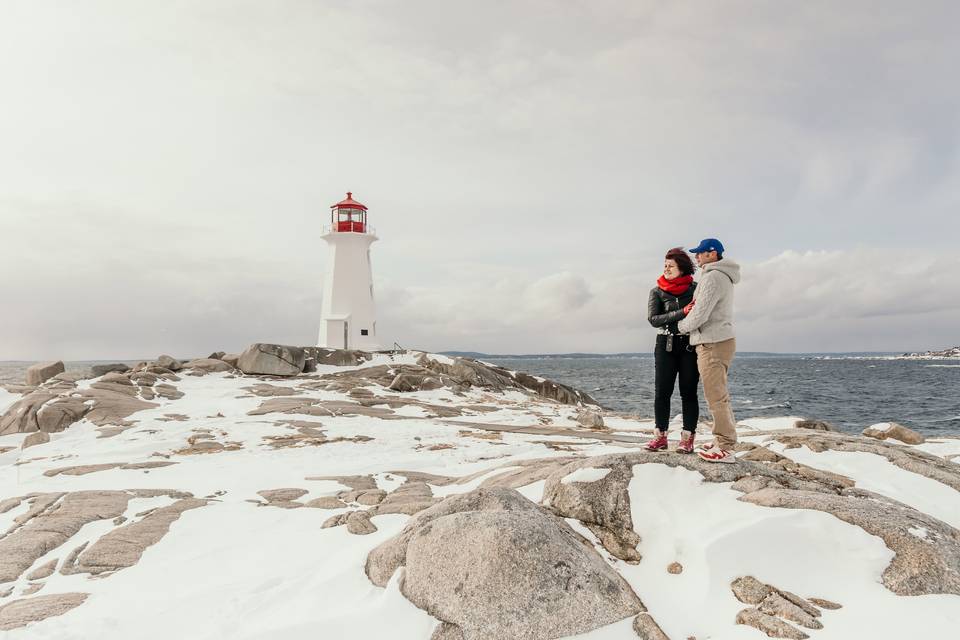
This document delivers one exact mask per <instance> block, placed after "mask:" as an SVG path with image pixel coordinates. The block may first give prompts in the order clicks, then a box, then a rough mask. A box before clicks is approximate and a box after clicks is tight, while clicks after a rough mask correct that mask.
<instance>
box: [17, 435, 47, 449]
mask: <svg viewBox="0 0 960 640" xmlns="http://www.w3.org/2000/svg"><path fill="white" fill-rule="evenodd" d="M48 442H50V434H49V433H45V432H43V431H36V432H34V433H31V434H30V435H28V436H27V437H26V438H24V439H23V443H22V444H21V445H20V448H21V449H26V448H28V447H35V446H37V445H38V444H46V443H48Z"/></svg>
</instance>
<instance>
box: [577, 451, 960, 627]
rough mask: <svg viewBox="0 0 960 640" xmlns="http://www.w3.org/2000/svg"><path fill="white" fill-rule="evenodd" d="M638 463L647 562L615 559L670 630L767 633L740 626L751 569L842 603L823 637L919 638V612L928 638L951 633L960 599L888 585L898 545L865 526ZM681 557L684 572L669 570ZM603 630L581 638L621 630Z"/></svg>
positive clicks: (637, 500) (639, 519) (829, 614)
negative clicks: (763, 503)
mask: <svg viewBox="0 0 960 640" xmlns="http://www.w3.org/2000/svg"><path fill="white" fill-rule="evenodd" d="M633 471H634V477H633V480H632V481H631V483H630V500H631V513H632V517H633V522H634V526H635V528H636V531H637V533H638V534H640V537H641V539H642V542H641V543H640V545H639V547H638V550H639V552H640V554H641V555H642V556H643V560H642V561H641V562H640V563H639V564H637V565H629V564H627V563H625V562H622V561H616V562H615V563H614V566H616V568H617V569H618V570H619V571H620V573H621V575H623V576H624V577H625V578H626V579H627V580H628V581H629V582H630V584H631V585H632V586H633V588H634V590H635V591H636V592H637V594H638V595H639V596H640V598H641V599H642V600H643V602H644V604H645V605H646V606H647V608H648V609H649V611H650V613H651V615H652V616H653V617H654V619H655V620H656V621H657V622H658V623H659V624H660V626H661V627H662V628H663V630H664V631H665V632H666V634H667V635H668V636H669V637H671V638H687V637H698V638H704V637H710V638H744V639H747V638H758V637H762V636H760V635H758V633H757V632H756V631H755V630H753V629H750V628H747V627H744V626H738V625H735V624H734V619H735V616H736V614H737V612H738V611H739V610H741V609H743V608H745V607H746V606H747V605H744V604H742V603H740V602H739V601H737V600H736V598H735V597H734V596H733V593H732V591H731V590H730V583H731V582H732V581H733V580H734V579H735V578H737V577H739V576H743V575H752V576H754V577H756V578H757V579H759V580H761V581H763V582H766V583H768V584H772V585H774V586H776V587H777V588H779V589H782V590H787V591H792V592H794V593H796V594H798V595H801V596H804V597H820V598H826V599H828V600H833V601H834V602H839V603H840V604H842V605H843V608H842V609H840V610H838V611H825V612H824V613H823V618H822V621H823V624H824V628H823V629H822V630H819V631H817V632H816V637H817V638H818V640H830V639H844V640H846V639H849V638H895V637H913V636H915V635H916V632H917V627H916V625H917V621H918V620H923V629H924V634H926V635H928V636H929V637H949V636H951V635H952V634H953V631H954V629H955V628H956V625H957V624H958V622H960V597H957V596H942V595H936V596H918V597H912V598H902V597H898V596H896V595H894V594H893V593H892V592H890V591H889V590H887V589H886V588H884V587H883V585H882V584H880V582H879V578H880V576H881V574H882V573H883V570H884V569H885V568H886V566H887V564H888V563H889V561H890V559H891V558H892V557H893V552H892V551H890V550H889V549H888V548H887V547H886V546H885V545H884V544H883V541H882V540H880V539H879V538H877V537H874V536H871V535H869V534H867V533H866V532H865V531H863V530H862V529H860V528H858V527H855V526H853V525H849V524H847V523H845V522H842V521H841V520H839V519H837V518H835V517H833V516H832V515H829V514H826V513H821V512H817V511H807V510H802V509H801V510H794V509H770V508H768V507H760V506H757V505H752V504H749V503H744V502H740V501H738V500H737V498H738V497H739V496H740V495H741V494H740V493H738V492H735V491H733V490H731V489H730V488H729V485H724V484H711V483H704V482H703V481H702V477H701V476H700V474H699V473H696V472H693V471H689V470H687V469H684V468H671V467H667V466H665V465H659V464H645V465H637V466H635V467H634V470H633ZM651 487H655V488H656V491H651V490H650V489H651ZM594 540H595V538H594ZM603 555H604V557H607V555H608V554H603ZM672 562H679V563H681V564H682V565H683V572H682V573H680V574H679V575H671V574H668V573H667V571H666V567H667V565H669V564H670V563H672ZM692 611H695V612H696V615H691V612H692ZM603 631H604V630H600V631H597V632H594V634H586V635H584V636H582V637H583V638H589V639H590V640H596V639H597V638H607V637H615V636H606V635H604V633H603ZM619 637H623V638H628V637H630V636H629V635H623V636H619Z"/></svg>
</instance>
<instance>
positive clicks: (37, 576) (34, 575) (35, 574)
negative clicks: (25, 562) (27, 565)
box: [27, 558, 57, 580]
mask: <svg viewBox="0 0 960 640" xmlns="http://www.w3.org/2000/svg"><path fill="white" fill-rule="evenodd" d="M56 570H57V558H54V559H53V560H51V561H50V562H46V563H44V564H42V565H40V566H39V567H37V568H36V569H34V570H33V571H31V572H30V573H28V574H27V580H43V579H44V578H49V577H50V576H52V575H53V572H54V571H56Z"/></svg>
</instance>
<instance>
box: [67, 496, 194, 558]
mask: <svg viewBox="0 0 960 640" xmlns="http://www.w3.org/2000/svg"><path fill="white" fill-rule="evenodd" d="M208 503H209V500H204V499H201V498H181V499H178V500H177V501H176V502H174V503H173V504H171V505H168V506H165V507H159V508H157V509H153V510H151V511H150V512H149V513H148V514H147V515H146V516H144V517H143V518H142V519H141V520H138V521H136V522H131V523H129V524H125V525H123V526H120V527H117V528H116V529H114V530H112V531H110V532H109V533H107V534H106V535H104V536H102V537H101V538H100V539H98V540H97V541H96V542H94V543H93V544H92V545H90V546H89V547H88V548H86V549H84V550H83V551H82V552H81V553H80V554H79V555H78V556H76V557H75V558H74V559H73V560H72V562H71V563H70V564H69V565H68V564H67V563H66V562H65V563H64V567H63V568H61V570H60V571H61V573H64V574H72V573H90V574H93V575H100V574H104V573H112V572H115V571H119V570H120V569H125V568H127V567H132V566H133V565H135V564H137V562H139V561H140V557H141V556H142V555H143V552H144V551H145V550H146V549H147V548H148V547H150V546H153V545H154V544H156V543H157V542H159V541H160V540H161V539H162V538H163V537H164V536H165V535H166V534H167V532H168V531H169V530H170V525H171V524H172V523H174V522H175V521H176V520H178V519H179V518H180V515H181V514H183V513H184V512H186V511H189V510H191V509H197V508H199V507H204V506H206V505H207V504H208Z"/></svg>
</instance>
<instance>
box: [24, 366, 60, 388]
mask: <svg viewBox="0 0 960 640" xmlns="http://www.w3.org/2000/svg"><path fill="white" fill-rule="evenodd" d="M63 372H64V367H63V362H62V361H60V360H57V361H56V362H38V363H37V364H35V365H31V366H30V367H29V368H28V369H27V379H26V384H28V385H32V386H36V385H41V384H43V383H44V382H46V381H47V380H49V379H50V378H52V377H53V376H55V375H57V374H58V373H63Z"/></svg>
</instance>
